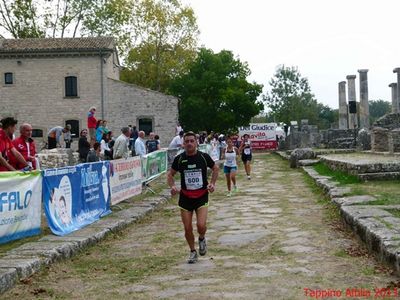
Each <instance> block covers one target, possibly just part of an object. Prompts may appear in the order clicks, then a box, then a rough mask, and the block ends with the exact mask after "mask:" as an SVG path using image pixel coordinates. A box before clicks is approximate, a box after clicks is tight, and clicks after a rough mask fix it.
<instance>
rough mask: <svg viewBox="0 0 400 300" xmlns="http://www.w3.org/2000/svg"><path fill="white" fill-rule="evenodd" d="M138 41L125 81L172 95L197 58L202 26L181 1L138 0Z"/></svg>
mask: <svg viewBox="0 0 400 300" xmlns="http://www.w3.org/2000/svg"><path fill="white" fill-rule="evenodd" d="M132 21H133V26H132V27H133V29H134V33H133V35H134V41H133V42H132V43H133V47H132V49H131V50H130V51H129V54H128V57H127V60H126V64H127V67H126V68H125V69H124V70H123V71H122V72H121V80H124V81H127V82H130V83H135V84H138V85H141V86H144V87H148V88H150V89H153V90H157V91H162V92H168V86H169V84H170V82H171V81H172V80H173V79H174V78H175V77H177V76H179V75H181V74H183V73H185V72H186V71H187V70H188V66H189V64H190V63H191V62H192V61H193V60H194V58H195V56H196V47H197V39H198V34H199V31H198V27H197V23H196V18H195V16H194V12H193V10H192V9H191V8H190V7H188V6H182V4H181V3H180V2H179V1H178V0H138V2H137V4H136V5H135V6H134V12H133V19H132Z"/></svg>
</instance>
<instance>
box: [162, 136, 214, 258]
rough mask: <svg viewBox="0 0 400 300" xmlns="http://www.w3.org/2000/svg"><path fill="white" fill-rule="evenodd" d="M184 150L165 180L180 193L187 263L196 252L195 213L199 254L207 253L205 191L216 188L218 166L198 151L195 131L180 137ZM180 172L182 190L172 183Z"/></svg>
mask: <svg viewBox="0 0 400 300" xmlns="http://www.w3.org/2000/svg"><path fill="white" fill-rule="evenodd" d="M183 147H184V152H182V153H181V154H179V155H177V156H176V157H175V158H174V161H173V163H172V166H171V169H170V170H169V171H168V175H167V182H168V185H169V187H170V188H171V195H172V196H174V195H176V194H178V193H179V204H178V205H179V207H180V209H181V219H182V223H183V226H184V229H185V238H186V241H187V243H188V245H189V248H190V254H189V259H188V263H190V264H192V263H195V262H197V260H198V255H197V251H196V248H195V238H194V234H193V227H192V219H193V212H196V218H197V222H196V223H197V231H198V234H199V254H200V255H201V256H203V255H205V254H206V252H207V243H206V238H205V234H206V230H207V226H206V224H207V213H208V193H209V192H210V193H212V192H214V190H215V183H216V181H217V178H218V171H219V168H218V166H217V165H216V164H215V162H214V161H213V160H212V158H211V157H210V156H209V155H208V154H207V153H203V152H201V151H199V150H197V140H196V134H195V133H193V132H191V131H189V132H187V133H185V134H184V136H183ZM208 168H210V169H211V170H212V175H211V180H210V182H208V178H207V169H208ZM178 172H179V173H180V177H181V189H180V190H179V189H178V188H177V186H176V185H175V180H174V176H175V174H176V173H178Z"/></svg>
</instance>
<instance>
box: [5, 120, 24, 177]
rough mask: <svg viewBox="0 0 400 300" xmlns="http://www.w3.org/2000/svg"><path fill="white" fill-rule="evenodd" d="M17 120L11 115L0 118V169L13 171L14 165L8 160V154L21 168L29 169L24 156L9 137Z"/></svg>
mask: <svg viewBox="0 0 400 300" xmlns="http://www.w3.org/2000/svg"><path fill="white" fill-rule="evenodd" d="M17 123H18V121H17V120H15V119H14V118H13V117H8V118H4V119H3V120H1V124H2V128H1V129H0V171H15V170H16V169H15V167H13V166H12V165H11V164H10V162H9V157H10V155H11V154H12V155H14V157H15V159H16V161H17V163H18V164H20V165H21V167H22V168H24V169H26V170H28V169H30V167H29V165H28V163H27V161H26V160H25V159H24V157H23V156H22V155H21V153H19V152H18V151H17V150H16V149H15V147H14V145H13V143H12V141H11V138H10V137H12V136H13V134H14V132H15V126H16V125H17Z"/></svg>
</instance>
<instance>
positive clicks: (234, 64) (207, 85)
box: [171, 48, 263, 132]
mask: <svg viewBox="0 0 400 300" xmlns="http://www.w3.org/2000/svg"><path fill="white" fill-rule="evenodd" d="M249 75H250V69H249V67H248V65H247V63H244V62H241V61H240V60H239V59H238V58H234V56H233V54H232V52H231V51H227V50H223V51H221V52H219V53H214V52H213V51H212V50H210V49H205V48H201V49H200V50H199V53H198V56H197V58H196V60H195V61H194V62H193V63H192V65H191V66H190V68H189V72H188V73H187V74H184V75H182V76H180V77H179V78H177V79H175V80H174V82H173V84H172V85H171V91H172V92H173V94H174V95H176V96H177V97H179V98H180V107H179V119H180V121H181V123H182V124H183V127H184V128H185V129H189V130H193V131H200V130H207V131H208V132H210V131H211V130H213V131H218V132H227V131H230V130H232V129H236V128H237V127H238V126H246V125H248V124H249V121H250V119H251V118H252V117H253V116H255V115H257V114H258V113H259V112H260V111H261V110H262V109H263V104H262V102H260V101H258V100H257V97H258V96H259V95H260V94H261V92H262V85H260V84H257V83H255V82H253V83H250V82H248V81H247V79H246V78H247V76H249Z"/></svg>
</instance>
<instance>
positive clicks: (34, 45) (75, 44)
mask: <svg viewBox="0 0 400 300" xmlns="http://www.w3.org/2000/svg"><path fill="white" fill-rule="evenodd" d="M98 50H109V51H113V50H114V39H113V38H112V37H82V38H37V39H0V53H16V52H18V53H21V52H29V53H35V52H69V51H78V52H85V51H98Z"/></svg>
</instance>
